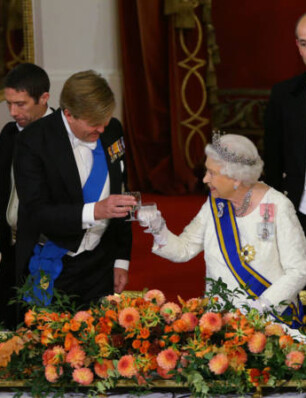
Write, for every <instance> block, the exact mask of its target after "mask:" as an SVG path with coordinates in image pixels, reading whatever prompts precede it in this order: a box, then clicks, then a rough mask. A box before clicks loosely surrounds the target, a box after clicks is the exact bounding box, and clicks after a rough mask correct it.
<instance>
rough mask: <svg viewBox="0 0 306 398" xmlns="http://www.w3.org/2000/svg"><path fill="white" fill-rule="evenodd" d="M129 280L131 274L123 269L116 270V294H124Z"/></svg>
mask: <svg viewBox="0 0 306 398" xmlns="http://www.w3.org/2000/svg"><path fill="white" fill-rule="evenodd" d="M128 280H129V273H128V271H127V270H125V269H123V268H114V292H115V293H118V294H120V293H122V292H123V290H124V288H125V286H126V285H127V283H128Z"/></svg>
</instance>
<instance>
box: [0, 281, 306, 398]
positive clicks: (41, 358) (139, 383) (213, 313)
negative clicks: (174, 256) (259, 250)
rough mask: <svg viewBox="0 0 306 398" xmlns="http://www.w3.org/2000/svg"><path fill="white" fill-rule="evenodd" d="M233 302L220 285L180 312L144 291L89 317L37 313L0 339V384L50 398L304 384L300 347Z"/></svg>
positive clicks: (99, 307)
mask: <svg viewBox="0 0 306 398" xmlns="http://www.w3.org/2000/svg"><path fill="white" fill-rule="evenodd" d="M235 294H237V292H236V291H235V292H229V291H228V290H227V288H226V285H225V284H223V283H222V281H221V280H219V281H218V282H215V283H213V284H212V285H211V288H210V290H209V292H208V293H206V296H205V297H201V298H192V299H190V300H188V301H184V300H183V299H181V298H180V297H178V303H174V302H167V300H166V298H165V296H164V294H163V293H162V292H161V291H159V290H149V291H147V292H146V293H144V294H143V296H142V297H130V296H128V295H125V294H122V295H120V296H116V295H115V296H109V297H106V298H104V299H103V300H102V301H101V303H99V304H96V305H93V306H91V307H90V308H89V309H88V310H86V311H84V310H82V311H71V310H68V309H67V306H64V307H63V306H62V309H61V310H59V309H58V308H57V309H55V308H56V307H46V308H39V307H35V306H34V307H32V308H30V309H28V311H27V312H26V314H25V320H24V322H25V325H24V327H21V328H19V329H18V330H17V331H16V332H11V333H5V334H2V335H1V337H0V379H1V380H7V381H9V380H11V381H14V380H18V381H19V380H23V381H24V382H25V385H27V383H28V385H29V386H31V391H32V394H33V395H39V394H41V392H42V391H43V392H44V393H50V392H52V391H53V392H54V393H56V394H57V396H59V395H60V394H61V393H63V392H64V391H65V388H67V386H68V387H69V388H70V389H73V390H77V389H78V387H80V386H88V388H90V389H91V390H92V394H94V393H105V392H106V391H107V390H109V389H113V388H115V387H116V386H118V384H119V383H120V382H121V381H122V380H133V381H134V383H135V387H138V388H145V389H150V387H151V386H152V383H153V382H154V380H157V379H172V380H174V381H175V382H176V383H179V384H180V385H183V386H185V387H188V389H190V391H191V392H192V394H193V396H195V397H206V396H207V395H208V394H210V395H211V394H214V393H227V392H233V391H234V392H236V393H240V394H244V393H246V392H249V391H251V390H252V389H254V387H255V386H258V385H259V384H260V385H269V386H271V387H273V386H274V385H275V384H276V382H277V380H280V379H281V380H295V381H299V382H302V381H303V380H305V379H306V361H305V353H306V345H305V343H303V342H301V341H295V340H294V339H293V338H292V337H291V336H290V335H289V334H287V333H286V332H285V329H284V327H283V326H282V325H281V324H279V323H275V322H272V321H271V320H269V321H268V320H267V319H266V317H264V316H261V315H260V314H259V313H258V312H257V311H256V310H255V309H252V310H250V311H248V312H246V313H245V314H243V313H242V312H241V311H240V310H237V309H235V308H234V307H233V306H232V304H231V299H230V298H231V297H232V296H233V295H235ZM220 297H221V298H222V300H221V299H220Z"/></svg>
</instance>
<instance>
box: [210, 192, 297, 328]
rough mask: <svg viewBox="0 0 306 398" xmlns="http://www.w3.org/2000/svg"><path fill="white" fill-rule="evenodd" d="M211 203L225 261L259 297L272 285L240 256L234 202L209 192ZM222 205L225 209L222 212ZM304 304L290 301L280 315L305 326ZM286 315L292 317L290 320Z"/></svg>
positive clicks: (240, 282)
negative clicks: (214, 196) (215, 196)
mask: <svg viewBox="0 0 306 398" xmlns="http://www.w3.org/2000/svg"><path fill="white" fill-rule="evenodd" d="M210 207H211V211H212V215H213V219H214V224H215V229H216V234H217V238H218V243H219V248H220V251H221V254H222V256H223V258H224V261H225V264H226V265H227V267H228V268H229V270H230V271H231V273H232V275H233V276H234V278H235V279H236V280H237V282H238V283H239V285H241V286H242V288H243V289H244V290H245V291H246V292H247V293H248V294H249V295H250V296H252V297H255V299H257V298H258V297H259V296H260V295H261V294H262V293H263V292H264V291H265V290H266V289H267V288H268V287H269V286H271V282H269V281H268V280H267V279H266V278H265V277H264V276H263V275H261V274H260V273H259V272H257V271H256V270H254V269H253V268H252V267H251V266H250V265H249V264H248V263H247V262H246V261H245V260H244V259H243V257H242V256H241V251H242V249H241V244H240V238H239V230H238V227H237V223H236V217H235V214H234V211H233V206H232V204H231V203H230V202H229V201H227V200H224V199H215V198H213V197H212V196H211V195H210ZM220 209H222V211H221V214H220ZM303 316H304V313H303V306H302V303H301V301H300V300H298V307H296V306H295V304H294V303H291V304H290V305H289V306H288V307H287V308H286V310H285V311H284V312H283V313H282V317H279V318H278V319H279V320H281V321H282V322H284V323H286V324H287V325H289V326H290V327H291V328H293V329H298V328H300V327H301V326H303ZM283 317H285V318H286V317H288V318H289V317H290V318H291V320H290V321H287V320H286V319H285V318H283Z"/></svg>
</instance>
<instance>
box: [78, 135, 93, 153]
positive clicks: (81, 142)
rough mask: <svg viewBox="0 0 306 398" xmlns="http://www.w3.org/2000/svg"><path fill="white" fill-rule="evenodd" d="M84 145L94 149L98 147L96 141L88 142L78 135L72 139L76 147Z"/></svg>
mask: <svg viewBox="0 0 306 398" xmlns="http://www.w3.org/2000/svg"><path fill="white" fill-rule="evenodd" d="M79 145H80V146H84V147H86V148H88V149H90V150H92V151H93V150H94V149H96V146H97V143H96V142H86V141H81V140H79V139H78V138H77V137H73V139H72V146H73V147H74V148H76V147H78V146H79Z"/></svg>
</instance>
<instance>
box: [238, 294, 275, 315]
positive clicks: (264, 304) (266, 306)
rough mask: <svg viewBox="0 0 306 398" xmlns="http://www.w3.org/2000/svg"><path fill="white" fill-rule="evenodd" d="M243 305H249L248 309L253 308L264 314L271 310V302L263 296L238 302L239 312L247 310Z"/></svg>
mask: <svg viewBox="0 0 306 398" xmlns="http://www.w3.org/2000/svg"><path fill="white" fill-rule="evenodd" d="M245 307H249V308H250V309H252V308H254V309H255V310H257V311H258V312H259V313H260V314H264V313H266V312H270V311H271V310H272V308H271V302H270V301H269V300H267V299H266V298H264V297H259V298H258V299H257V300H251V299H250V300H244V301H242V302H240V303H239V308H240V310H241V309H242V311H241V312H243V313H246V312H247V310H246V308H245Z"/></svg>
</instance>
